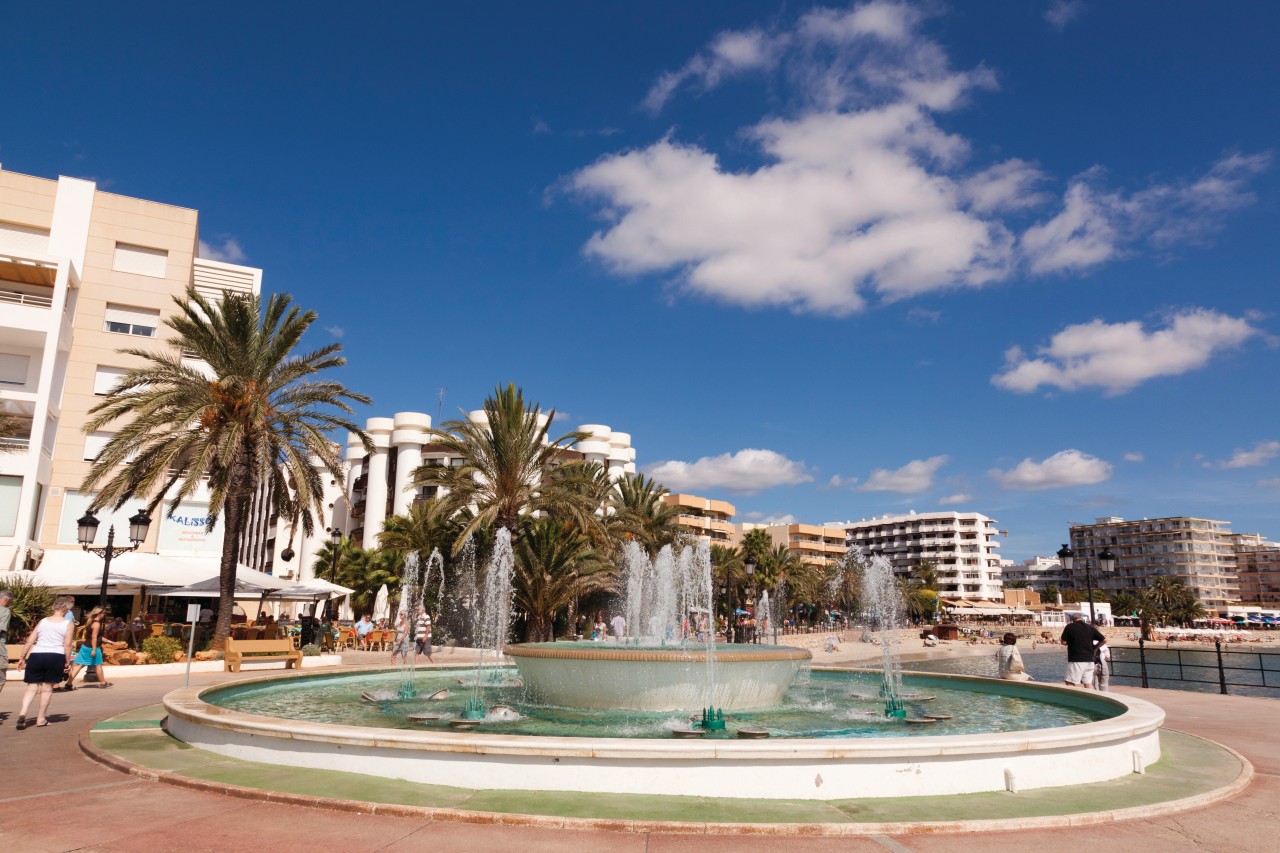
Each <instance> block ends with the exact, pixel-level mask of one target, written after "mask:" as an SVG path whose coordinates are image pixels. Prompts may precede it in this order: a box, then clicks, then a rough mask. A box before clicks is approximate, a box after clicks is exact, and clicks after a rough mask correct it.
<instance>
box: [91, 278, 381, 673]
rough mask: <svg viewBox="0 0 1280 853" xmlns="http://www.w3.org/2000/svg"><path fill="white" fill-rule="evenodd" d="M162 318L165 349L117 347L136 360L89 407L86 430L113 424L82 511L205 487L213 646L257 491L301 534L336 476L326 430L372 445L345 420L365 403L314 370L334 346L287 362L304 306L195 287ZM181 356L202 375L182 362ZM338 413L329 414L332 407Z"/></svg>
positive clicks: (306, 322)
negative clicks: (220, 528) (216, 542)
mask: <svg viewBox="0 0 1280 853" xmlns="http://www.w3.org/2000/svg"><path fill="white" fill-rule="evenodd" d="M174 302H175V303H176V304H177V306H178V313H177V314H175V315H174V316H172V317H169V318H168V319H166V320H165V321H164V323H165V325H166V326H167V327H168V328H170V329H171V330H172V331H173V332H175V333H176V337H175V338H173V339H172V341H171V342H170V347H169V348H168V349H167V350H159V351H156V350H142V349H126V350H122V351H121V352H122V353H123V354H126V355H130V356H133V357H135V358H138V359H140V360H141V361H142V362H143V366H142V367H138V368H135V369H134V370H131V371H129V372H128V373H127V374H125V376H124V377H123V378H122V379H121V380H120V382H119V384H117V385H116V386H115V387H114V388H113V389H112V391H111V392H110V393H109V394H108V395H107V397H106V399H104V400H103V401H102V402H101V403H99V404H98V405H96V406H94V407H93V408H92V409H91V410H90V412H89V414H90V416H91V417H90V419H89V422H88V423H87V424H85V427H84V429H85V432H94V431H97V430H101V429H103V428H104V427H106V426H108V425H110V424H115V423H117V422H119V431H118V432H117V433H116V434H115V436H113V437H112V438H111V440H110V441H108V442H107V444H106V446H105V447H104V448H103V449H102V451H101V452H100V453H99V454H98V456H97V458H95V459H94V461H93V465H92V467H91V468H90V469H89V473H88V474H87V475H86V477H85V479H84V483H83V485H82V486H81V488H82V489H84V490H86V491H93V490H97V492H98V494H97V496H96V497H95V498H94V500H93V503H92V505H91V509H99V508H101V507H104V506H112V507H117V508H118V507H120V506H122V505H123V504H124V503H125V502H126V501H128V500H129V499H131V498H133V497H135V496H141V497H146V498H147V499H148V501H149V503H148V508H149V509H154V507H155V506H156V505H157V504H159V503H160V502H161V501H163V500H164V499H165V498H166V497H168V498H169V499H170V507H171V511H172V510H175V509H176V508H177V506H178V504H179V503H180V502H182V501H183V500H186V499H187V498H189V497H191V496H192V495H193V494H194V493H195V492H196V491H197V490H198V489H200V488H201V486H202V485H203V484H204V483H205V481H206V480H207V483H208V488H209V519H210V520H209V524H210V525H211V526H212V525H214V524H216V523H217V521H218V519H223V520H224V523H225V525H226V527H225V530H224V533H223V539H222V559H221V565H220V567H219V573H218V574H219V581H220V595H219V609H218V621H217V625H216V628H215V631H214V641H213V647H214V648H215V649H220V648H222V647H223V645H224V644H225V642H226V638H227V635H228V634H229V633H230V631H231V610H232V607H233V606H234V598H233V595H234V591H235V579H236V566H237V555H238V554H239V551H240V540H241V536H242V532H243V530H244V525H245V521H246V517H247V514H248V510H249V506H250V502H251V500H252V498H253V495H254V494H255V492H257V491H258V489H259V487H260V486H264V487H266V492H267V493H268V494H269V495H270V496H271V500H272V502H273V504H274V508H275V509H276V510H277V511H278V512H279V513H280V514H281V515H283V516H284V517H286V518H288V519H290V521H291V522H292V523H295V524H296V523H300V524H301V526H302V529H303V532H304V533H306V534H310V533H311V532H312V528H313V519H314V518H316V517H322V516H323V514H324V512H325V506H324V501H323V496H324V477H325V474H326V473H327V475H328V476H331V477H333V478H335V479H341V478H342V477H343V476H344V475H343V473H342V459H341V457H340V456H339V453H338V448H337V447H336V445H334V443H333V442H332V441H331V440H330V439H329V433H331V432H333V431H335V430H346V431H348V432H350V433H353V434H355V435H357V436H359V437H360V438H361V440H362V441H363V442H364V443H365V445H366V447H367V448H368V449H370V450H372V444H371V443H370V442H369V439H368V437H367V436H366V435H365V434H364V432H363V431H362V430H361V429H360V428H359V427H358V426H356V425H355V424H354V423H352V422H351V421H350V420H349V419H348V418H347V415H349V414H352V413H353V410H352V408H351V406H350V403H351V402H356V403H368V402H369V398H368V397H365V396H364V395H362V394H356V393H353V392H351V391H348V390H347V388H346V387H344V386H343V385H342V384H341V383H339V382H336V381H334V380H322V379H318V378H317V374H319V373H321V372H322V371H325V370H329V369H332V368H337V367H341V366H342V365H344V364H345V363H346V359H345V358H343V357H342V356H340V355H339V354H338V353H339V352H340V351H341V349H342V348H341V345H339V344H336V343H334V344H330V345H328V346H325V347H321V348H320V349H318V350H314V351H312V352H308V353H304V354H302V355H295V354H294V348H295V347H296V346H297V345H298V344H299V342H300V341H301V339H302V336H303V334H305V333H306V331H307V328H308V327H309V326H310V325H311V324H312V323H313V322H315V319H316V315H315V313H314V312H312V311H302V310H301V309H299V308H298V307H296V306H294V305H293V304H292V300H291V298H290V297H289V296H287V295H284V294H274V295H272V296H271V297H270V298H269V299H268V300H267V302H266V305H265V306H264V305H263V302H262V297H261V296H259V295H257V294H254V295H251V296H250V295H241V294H227V295H225V296H224V297H223V298H222V299H221V300H220V301H214V300H210V299H208V298H206V297H205V296H203V295H201V294H200V293H199V292H197V291H196V289H195V288H194V287H191V288H188V289H187V293H186V298H185V299H177V298H175V299H174ZM187 354H192V355H193V357H194V358H197V359H200V360H201V361H203V362H205V364H207V365H208V371H207V372H206V371H204V370H202V369H201V368H199V367H196V366H190V365H189V364H187V363H185V361H186V359H187V358H188V355H187ZM334 410H336V413H335V412H334Z"/></svg>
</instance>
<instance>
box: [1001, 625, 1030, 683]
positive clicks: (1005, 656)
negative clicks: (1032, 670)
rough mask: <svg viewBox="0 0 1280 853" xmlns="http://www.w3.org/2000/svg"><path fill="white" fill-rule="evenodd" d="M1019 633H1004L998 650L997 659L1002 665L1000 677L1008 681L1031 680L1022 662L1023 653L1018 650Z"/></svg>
mask: <svg viewBox="0 0 1280 853" xmlns="http://www.w3.org/2000/svg"><path fill="white" fill-rule="evenodd" d="M1017 643H1018V635H1017V634H1014V633H1012V632H1011V633H1008V634H1005V635H1004V638H1003V640H1002V641H1001V644H1000V651H998V652H996V661H997V663H998V664H999V667H1000V677H1001V678H1003V679H1005V680H1006V681H1030V680H1031V676H1030V675H1028V674H1027V668H1026V666H1025V665H1024V664H1023V663H1022V653H1021V652H1019V651H1018V645H1017Z"/></svg>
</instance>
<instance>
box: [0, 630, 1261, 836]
mask: <svg viewBox="0 0 1280 853" xmlns="http://www.w3.org/2000/svg"><path fill="white" fill-rule="evenodd" d="M385 658H386V655H385V654H382V655H378V654H366V653H359V654H348V655H347V658H346V660H347V664H348V665H367V664H370V663H381V662H385ZM454 660H457V661H459V662H461V660H462V657H461V653H459V654H457V655H455V656H453V657H452V658H449V657H446V658H443V659H442V662H453V661H454ZM241 677H252V674H251V673H244V674H243V675H242V676H241ZM229 678H230V679H234V678H236V676H225V675H223V674H221V673H219V674H217V675H202V676H192V683H193V684H214V683H218V682H222V681H225V680H228V679H229ZM181 683H182V680H181V678H180V677H169V676H163V677H157V678H134V679H127V680H126V679H121V680H120V681H119V682H117V684H116V686H114V687H112V688H111V689H109V690H99V689H97V688H95V687H86V688H81V689H80V690H77V691H76V692H74V693H71V694H56V695H55V696H54V700H53V705H52V707H51V708H50V721H51V724H50V725H49V727H48V728H44V729H28V730H26V731H24V732H17V731H16V730H15V729H14V719H15V717H16V715H17V708H18V704H19V701H20V699H21V684H20V683H11V684H10V685H9V686H8V687H7V688H6V689H5V690H4V692H3V693H0V761H2V762H3V768H4V778H5V780H6V782H7V783H8V784H6V785H4V786H3V787H0V850H3V851H15V853H16V851H23V853H25V851H45V850H50V851H65V850H93V851H96V850H102V851H128V852H129V853H140V851H164V850H186V851H200V850H215V851H221V850H249V849H254V850H270V851H272V853H283V851H291V850H299V851H303V850H305V851H307V853H314V851H317V850H341V851H343V853H358V851H381V850H387V851H396V850H437V849H448V850H455V851H456V850H473V851H490V850H502V851H509V853H517V851H518V853H523V851H541V850H547V851H552V850H554V851H557V853H560V851H563V850H565V849H585V850H591V851H592V853H603V851H612V850H626V851H644V852H645V853H650V851H652V853H658V851H664V852H665V851H682V850H689V851H693V850H697V851H711V853H714V851H734V853H737V851H739V850H740V849H741V846H742V844H743V843H744V839H743V837H742V836H723V837H718V838H708V837H706V836H670V835H661V834H656V833H652V834H650V833H644V834H641V833H605V832H590V831H563V830H543V829H531V828H528V827H518V826H485V825H470V824H464V823H451V822H430V821H424V820H421V819H413V818H400V817H384V816H369V815H352V814H346V813H340V812H331V811H325V810H322V809H309V808H303V807H298V806H284V805H277V804H272V803H269V802H258V801H249V800H244V799H237V798H232V797H225V796H220V795H217V794H209V793H203V792H197V791H188V790H184V789H180V788H175V787H172V786H167V785H160V784H156V783H151V782H144V781H140V780H135V779H132V778H130V777H127V776H124V775H121V774H119V773H116V772H114V771H111V770H108V769H106V768H104V767H101V766H99V765H97V764H95V763H93V762H91V761H89V760H88V759H87V758H85V757H84V756H83V755H82V754H81V753H80V751H79V749H78V747H77V740H78V738H79V736H80V735H82V734H85V733H86V732H88V730H89V729H90V727H91V726H92V725H93V724H94V723H96V722H97V721H98V720H100V719H102V718H104V717H107V716H111V715H113V714H116V713H120V712H122V711H125V710H127V709H129V708H133V707H137V706H140V705H145V704H148V703H152V702H155V701H157V700H158V699H159V698H160V697H161V696H162V695H164V693H166V692H168V691H169V690H171V689H173V688H174V687H177V686H180V685H181ZM1123 692H1133V693H1134V694H1135V695H1141V696H1142V697H1143V698H1146V699H1149V700H1151V701H1154V702H1156V703H1157V704H1159V705H1161V706H1162V707H1164V708H1165V710H1166V712H1167V713H1168V722H1167V725H1168V726H1169V727H1170V728H1174V729H1179V730H1182V731H1186V732H1191V733H1193V734H1198V735H1201V736H1203V737H1208V738H1211V739H1213V740H1216V741H1219V742H1221V743H1225V744H1227V745H1229V746H1231V747H1233V748H1235V749H1236V750H1238V751H1240V752H1241V753H1243V754H1244V755H1245V756H1246V757H1247V758H1248V759H1249V760H1250V761H1252V762H1253V764H1254V768H1255V772H1256V773H1257V776H1256V778H1255V781H1254V783H1253V785H1252V786H1250V788H1249V789H1248V790H1247V791H1245V792H1244V793H1243V794H1241V795H1239V796H1238V797H1236V798H1234V799H1233V800H1230V801H1228V802H1224V803H1219V804H1217V805H1214V806H1211V807H1208V808H1204V809H1199V810H1197V811H1192V812H1186V813H1183V814H1180V815H1174V816H1170V817H1165V818H1159V819H1154V820H1145V821H1132V822H1128V823H1118V824H1106V825H1102V826H1095V827H1083V828H1079V829H1070V830H1061V829H1058V830H1046V831H1023V832H1005V833H982V834H961V835H942V836H919V835H904V836H895V837H887V836H878V837H870V838H849V839H834V838H795V839H772V838H770V839H761V838H755V839H750V840H749V841H747V842H746V843H748V844H750V845H751V846H752V848H754V849H767V850H783V851H830V850H867V851H884V850H891V851H899V853H901V851H957V853H959V852H960V851H965V853H970V852H971V851H973V850H981V851H983V853H999V851H1017V853H1026V851H1028V850H1034V851H1036V853H1048V851H1057V850H1063V851H1066V850H1071V851H1079V850H1082V849H1090V850H1098V849H1103V848H1106V849H1116V850H1136V851H1144V850H1160V851H1162V853H1164V851H1169V853H1177V851H1193V850H1194V851H1200V853H1203V851H1267V853H1270V851H1273V850H1275V849H1276V848H1277V841H1276V839H1277V837H1278V834H1280V726H1277V725H1276V720H1277V719H1278V718H1280V703H1277V701H1276V700H1272V699H1253V698H1245V697H1230V696H1227V697H1224V696H1217V695H1211V694H1197V693H1181V692H1174V691H1161V690H1147V691H1141V690H1137V689H1133V690H1132V691H1130V690H1129V689H1125V690H1124V691H1123Z"/></svg>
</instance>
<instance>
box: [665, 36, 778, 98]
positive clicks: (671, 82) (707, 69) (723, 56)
mask: <svg viewBox="0 0 1280 853" xmlns="http://www.w3.org/2000/svg"><path fill="white" fill-rule="evenodd" d="M784 45H785V38H783V39H778V38H774V37H772V36H769V35H767V34H766V33H765V32H764V31H762V30H759V29H753V30H747V31H745V32H733V31H729V32H723V33H720V34H719V35H718V36H716V37H715V39H713V40H712V42H711V44H710V45H709V46H708V47H707V49H706V50H705V51H703V52H702V53H699V54H698V55H697V56H695V57H693V58H692V59H690V60H689V61H688V62H686V63H685V64H684V67H683V68H681V69H680V70H679V71H668V72H666V73H665V74H663V75H662V76H660V77H659V78H658V79H657V80H656V81H655V82H654V84H653V86H651V87H650V89H649V93H648V94H647V95H645V99H644V107H645V109H647V110H649V111H650V112H655V113H656V112H659V111H661V110H662V108H663V107H664V106H666V103H667V101H668V100H670V98H671V96H672V95H674V94H675V92H676V90H677V89H679V88H680V87H681V86H683V85H684V84H686V83H690V82H692V83H694V84H695V85H696V86H697V87H698V88H700V89H701V90H702V91H707V90H709V89H714V88H715V87H716V86H718V85H719V84H720V82H721V81H723V80H725V79H728V78H730V77H734V76H736V75H738V74H741V73H743V72H746V71H754V70H757V69H762V68H768V67H770V66H772V65H773V64H774V63H775V62H776V61H777V54H778V51H779V50H780V49H781V48H782V47H783V46H784Z"/></svg>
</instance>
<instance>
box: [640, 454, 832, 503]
mask: <svg viewBox="0 0 1280 853" xmlns="http://www.w3.org/2000/svg"><path fill="white" fill-rule="evenodd" d="M645 471H646V473H648V475H649V476H650V477H652V478H653V479H655V480H657V481H658V482H659V483H661V484H662V485H664V486H666V487H667V488H668V489H671V490H672V491H673V492H679V491H687V490H692V491H696V490H699V489H725V490H726V491H731V492H747V493H750V492H758V491H761V490H762V489H772V488H774V487H776V486H795V485H799V484H800V483H809V482H812V481H813V476H812V475H811V474H810V473H809V471H808V470H807V469H806V467H805V465H804V463H803V462H796V461H794V460H791V459H788V458H787V457H785V456H783V455H782V454H781V453H776V452H774V451H772V450H756V449H752V448H748V449H745V450H739V451H738V452H737V453H723V454H721V455H720V456H704V457H702V458H701V459H699V460H697V461H696V462H681V461H679V460H675V459H672V460H667V461H663V462H655V463H654V464H653V465H649V466H647V467H646V468H645Z"/></svg>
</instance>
